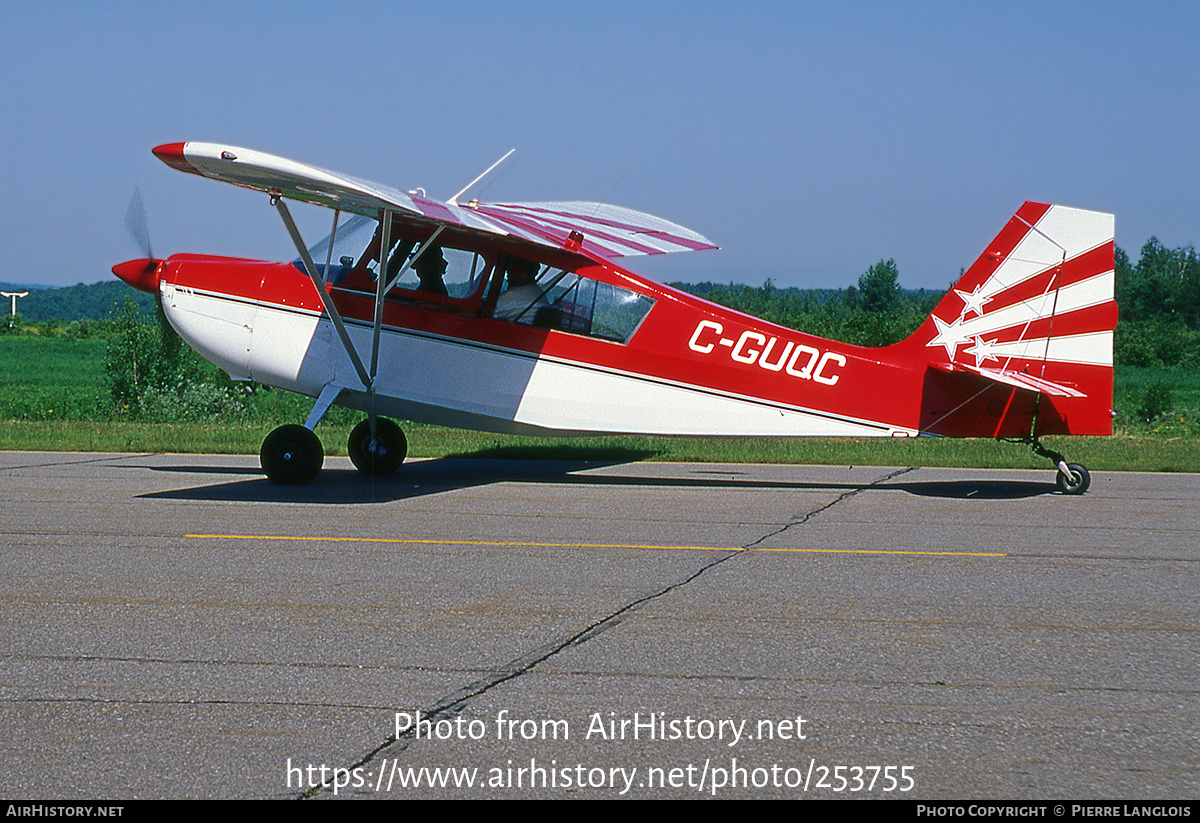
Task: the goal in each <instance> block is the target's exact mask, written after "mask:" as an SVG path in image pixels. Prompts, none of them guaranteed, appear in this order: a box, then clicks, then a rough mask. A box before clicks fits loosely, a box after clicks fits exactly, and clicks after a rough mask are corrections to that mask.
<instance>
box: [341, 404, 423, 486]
mask: <svg viewBox="0 0 1200 823" xmlns="http://www.w3.org/2000/svg"><path fill="white" fill-rule="evenodd" d="M346 450H347V451H348V452H349V453H350V462H351V463H353V464H354V468H356V469H358V470H359V471H360V472H362V473H363V474H369V475H372V476H382V475H387V474H392V473H393V472H395V471H396V469H398V468H400V464H401V463H403V462H404V457H405V455H407V454H408V439H407V438H405V436H404V432H403V431H401V430H400V427H399V426H397V425H396V424H395V423H393V422H392V421H391V420H388V419H386V418H383V417H377V418H375V436H374V437H371V421H370V420H364V421H362V422H361V423H359V424H358V425H357V426H355V427H354V431H352V432H350V442H349V443H347V444H346Z"/></svg>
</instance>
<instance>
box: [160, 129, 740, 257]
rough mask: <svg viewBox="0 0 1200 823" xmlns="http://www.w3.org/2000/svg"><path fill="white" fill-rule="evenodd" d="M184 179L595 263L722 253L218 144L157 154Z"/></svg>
mask: <svg viewBox="0 0 1200 823" xmlns="http://www.w3.org/2000/svg"><path fill="white" fill-rule="evenodd" d="M154 154H155V156H156V157H158V158H159V159H160V160H162V161H163V162H164V163H166V164H167V165H169V166H171V167H172V168H175V169H178V170H179V171H185V172H189V173H191V174H198V175H200V176H201V177H208V178H211V179H213V180H220V181H222V182H225V183H233V184H234V185H237V186H244V187H246V188H251V189H256V190H258V191H262V192H266V193H268V194H272V195H278V196H279V197H284V198H287V199H290V200H297V201H300V202H304V203H313V204H315V205H318V206H325V207H327V208H333V209H341V210H342V211H348V212H352V213H354V214H361V215H365V216H367V217H378V216H379V214H380V212H382V211H383V210H384V209H387V210H390V211H392V212H394V213H395V214H396V216H397V217H398V218H400V219H404V218H405V217H408V218H409V219H411V220H412V221H413V222H420V223H425V224H428V223H439V224H443V225H449V226H454V227H456V228H459V229H461V230H464V231H468V232H477V233H479V234H481V235H493V236H495V235H500V236H510V237H517V238H519V239H521V240H524V241H527V242H530V243H536V244H537V245H540V246H546V247H548V248H553V249H567V250H569V251H572V252H577V253H580V254H583V255H585V256H588V257H593V258H614V257H632V256H636V255H645V254H667V253H670V252H677V251H699V250H702V249H715V248H717V246H716V245H714V244H713V243H712V242H711V241H709V240H708V239H707V238H705V237H704V236H703V235H700V234H698V233H696V232H694V231H691V230H690V229H686V228H684V227H683V226H680V225H678V224H677V223H672V222H670V221H668V220H663V219H662V218H659V217H655V216H653V215H650V214H646V213H645V212H640V211H634V210H633V209H626V208H622V207H619V206H610V205H607V204H604V203H587V202H562V203H557V202H556V203H503V204H501V203H477V202H475V201H472V202H471V203H470V204H469V205H466V206H461V205H457V204H454V203H443V202H440V201H437V200H432V199H429V198H427V197H422V196H420V195H418V194H415V193H412V192H403V191H400V190H399V189H394V188H392V187H390V186H384V185H381V184H379V183H373V182H371V181H369V180H362V179H360V178H357V177H351V176H349V175H344V174H339V173H337V172H332V171H327V170H325V169H321V168H317V167H316V166H310V165H307V164H305V163H297V162H295V161H293V160H288V159H286V158H283V157H277V156H275V155H271V154H265V153H263V152H259V151H253V150H251V149H244V148H239V147H237V146H226V145H221V144H216V143H167V144H164V145H161V146H158V147H157V148H155V149H154Z"/></svg>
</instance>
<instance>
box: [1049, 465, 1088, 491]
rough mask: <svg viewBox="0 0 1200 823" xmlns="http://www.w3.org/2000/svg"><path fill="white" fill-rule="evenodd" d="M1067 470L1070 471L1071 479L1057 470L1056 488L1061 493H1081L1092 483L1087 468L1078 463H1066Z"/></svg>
mask: <svg viewBox="0 0 1200 823" xmlns="http://www.w3.org/2000/svg"><path fill="white" fill-rule="evenodd" d="M1067 470H1068V471H1069V472H1071V479H1070V480H1068V479H1067V478H1066V476H1065V475H1064V474H1063V473H1062V472H1059V473H1058V476H1057V478H1056V479H1057V482H1058V490H1059V491H1060V492H1062V493H1063V494H1083V493H1084V492H1085V491H1087V490H1088V486H1090V485H1091V484H1092V476H1091V475H1090V474H1088V470H1087V469H1085V468H1084V467H1083V466H1081V465H1079V464H1078V463H1068V464H1067Z"/></svg>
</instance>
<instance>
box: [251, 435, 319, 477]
mask: <svg viewBox="0 0 1200 823" xmlns="http://www.w3.org/2000/svg"><path fill="white" fill-rule="evenodd" d="M259 460H260V461H261V463H262V467H263V471H264V472H266V474H267V478H268V479H269V480H270V481H271V482H272V483H279V484H281V485H289V486H290V485H303V484H305V483H311V482H312V481H313V480H315V479H316V477H317V475H318V474H319V473H320V471H321V464H323V463H324V462H325V449H324V448H322V447H321V439H320V438H319V437H317V435H316V434H315V433H314V432H313V431H312V430H311V429H307V428H305V427H304V426H299V425H296V424H294V423H292V424H289V425H286V426H280V427H279V428H277V429H275V431H273V432H271V433H270V434H268V435H267V439H266V440H264V441H263V444H262V450H261V451H260V452H259Z"/></svg>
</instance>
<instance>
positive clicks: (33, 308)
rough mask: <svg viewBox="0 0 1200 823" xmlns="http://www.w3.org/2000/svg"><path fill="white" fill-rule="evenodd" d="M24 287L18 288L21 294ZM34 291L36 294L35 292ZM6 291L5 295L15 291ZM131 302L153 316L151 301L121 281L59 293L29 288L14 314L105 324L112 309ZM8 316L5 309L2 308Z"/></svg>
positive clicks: (51, 290) (62, 290)
mask: <svg viewBox="0 0 1200 823" xmlns="http://www.w3.org/2000/svg"><path fill="white" fill-rule="evenodd" d="M26 288H27V287H21V290H22V291H24V290H25V289H26ZM34 288H37V291H34ZM15 290H16V289H9V288H7V287H5V289H4V291H15ZM126 297H131V298H133V302H135V303H137V304H138V306H139V307H141V309H142V313H143V314H146V315H149V316H153V314H154V297H153V296H152V295H149V294H146V293H145V292H140V291H138V290H137V289H134V288H130V287H129V286H127V285H125V284H124V283H122V282H121V281H120V280H117V279H115V278H114V279H112V280H106V281H103V282H100V283H92V284H91V285H84V284H83V283H80V284H79V285H77V286H67V287H66V288H62V289H47V288H38V287H36V286H35V287H33V288H29V296H28V297H22V298H21V299H20V300H19V301H17V311H18V312H20V314H21V316H22V317H23V318H25V319H26V320H31V321H41V320H64V321H70V320H107V319H108V318H109V317H111V316H112V309H113V306H114V305H117V304H120V303H124V302H125V298H126ZM5 311H6V313H7V307H5Z"/></svg>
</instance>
